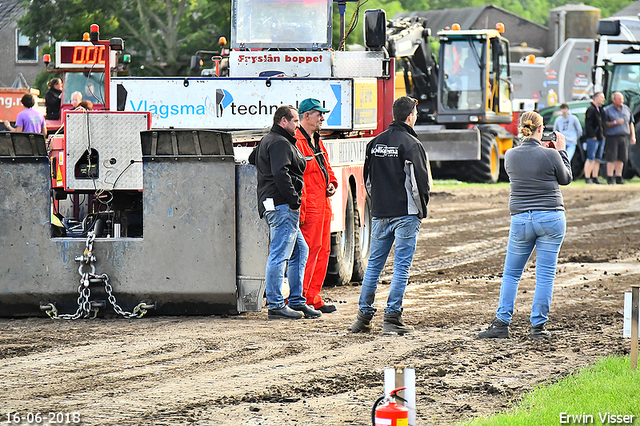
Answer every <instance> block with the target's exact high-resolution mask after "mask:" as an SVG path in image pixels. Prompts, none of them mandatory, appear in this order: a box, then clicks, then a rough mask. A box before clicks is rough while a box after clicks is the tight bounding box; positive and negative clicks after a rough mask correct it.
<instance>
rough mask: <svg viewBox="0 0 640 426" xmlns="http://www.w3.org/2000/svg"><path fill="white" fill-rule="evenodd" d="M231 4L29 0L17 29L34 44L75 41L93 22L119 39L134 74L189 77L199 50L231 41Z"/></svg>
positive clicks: (188, 0)
mask: <svg viewBox="0 0 640 426" xmlns="http://www.w3.org/2000/svg"><path fill="white" fill-rule="evenodd" d="M230 15H231V9H230V2H229V1H228V0H226V1H223V0H179V1H170V2H169V1H163V0H123V1H111V0H57V1H55V2H52V1H50V0H31V1H30V3H29V4H28V8H27V13H26V14H25V15H24V16H23V17H22V18H21V19H20V21H19V25H20V27H21V28H22V31H23V33H24V34H25V35H27V36H29V37H31V38H32V41H33V44H41V43H45V42H47V41H48V40H49V39H51V38H53V39H55V40H59V41H62V40H70V41H76V40H81V39H82V34H83V33H84V32H86V31H88V30H89V26H90V25H91V24H93V23H97V24H98V25H100V33H101V34H100V37H101V38H102V39H108V38H111V37H121V38H122V39H124V40H125V49H126V51H127V52H129V53H131V54H132V63H131V66H130V71H131V74H134V75H165V76H170V75H185V74H186V73H187V69H188V67H189V58H190V56H191V55H193V54H194V53H195V52H196V51H197V50H214V51H215V50H219V46H218V43H217V41H218V38H219V37H220V36H225V37H227V39H229V33H230V20H231V17H230Z"/></svg>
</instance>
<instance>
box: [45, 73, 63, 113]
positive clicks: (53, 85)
mask: <svg viewBox="0 0 640 426" xmlns="http://www.w3.org/2000/svg"><path fill="white" fill-rule="evenodd" d="M48 86H49V90H47V93H45V95H44V105H45V106H46V107H47V115H46V119H47V120H60V106H61V105H62V87H63V85H62V80H60V79H59V78H52V79H51V80H50V81H49V83H48Z"/></svg>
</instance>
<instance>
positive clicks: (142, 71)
mask: <svg viewBox="0 0 640 426" xmlns="http://www.w3.org/2000/svg"><path fill="white" fill-rule="evenodd" d="M565 3H567V1H559V0H555V1H554V0H361V1H360V2H359V3H356V2H349V3H348V4H347V13H346V21H347V25H348V24H349V23H350V22H351V19H352V16H353V13H354V11H355V10H356V9H357V8H358V7H359V10H360V12H359V15H358V16H359V20H358V24H357V26H355V27H354V30H353V32H352V33H351V35H350V36H349V38H348V39H347V41H346V44H347V45H349V44H362V16H363V13H364V10H366V9H384V10H385V11H386V13H387V17H389V18H391V17H393V16H394V15H395V14H396V13H397V12H405V11H414V10H430V9H445V8H461V7H471V6H482V5H485V4H494V5H496V6H499V7H501V8H504V9H506V10H508V11H510V12H512V13H515V14H517V15H519V16H522V17H524V18H526V19H529V20H531V21H534V22H538V23H540V24H543V25H546V24H547V22H548V18H549V9H552V8H554V7H558V6H562V5H564V4H565ZM631 3H633V0H606V1H605V0H589V1H587V2H586V4H589V5H590V6H594V7H597V8H599V9H600V10H601V14H602V17H607V16H610V15H611V14H613V13H615V12H617V11H619V10H620V9H622V8H623V7H625V6H628V5H629V4H631ZM25 7H26V13H25V14H24V15H23V16H22V18H21V19H20V20H19V22H18V25H19V26H20V28H21V31H22V33H23V34H24V35H27V36H29V37H31V41H32V45H33V46H36V45H43V44H48V43H51V44H52V45H51V46H50V47H48V48H45V52H47V51H48V52H51V53H53V50H54V49H53V43H52V41H53V40H57V41H75V40H81V39H82V34H83V33H84V32H87V31H88V29H89V26H90V25H91V24H93V23H97V24H98V25H100V31H101V38H102V39H107V38H110V37H121V38H122V39H124V40H125V50H126V52H127V53H130V54H131V57H132V61H131V65H130V73H131V74H132V75H155V76H180V75H189V73H190V72H189V63H190V57H191V55H193V54H195V52H196V51H197V50H210V51H219V49H220V46H219V45H218V39H219V37H220V36H224V37H226V38H227V40H228V41H230V31H231V29H230V21H231V2H230V0H121V1H113V0H56V1H51V0H29V1H26V2H25ZM337 9H338V8H337V3H334V19H333V43H334V48H336V47H337V46H338V45H339V43H340V40H339V16H338V12H337ZM354 22H355V20H354ZM40 80H42V79H40ZM44 80H46V78H44Z"/></svg>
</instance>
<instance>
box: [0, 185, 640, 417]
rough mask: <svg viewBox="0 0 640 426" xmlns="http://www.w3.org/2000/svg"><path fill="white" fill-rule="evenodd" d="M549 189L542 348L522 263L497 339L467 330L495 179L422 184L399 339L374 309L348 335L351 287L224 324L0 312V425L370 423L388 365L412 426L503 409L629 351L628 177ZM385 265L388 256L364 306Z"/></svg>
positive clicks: (493, 258)
mask: <svg viewBox="0 0 640 426" xmlns="http://www.w3.org/2000/svg"><path fill="white" fill-rule="evenodd" d="M563 193H564V197H565V204H566V206H567V219H568V229H567V237H566V239H565V242H564V245H563V247H562V251H561V253H560V265H559V267H558V275H557V279H556V286H555V294H554V300H553V305H552V311H551V315H550V321H549V323H548V328H549V329H550V330H551V331H552V332H553V333H554V335H555V337H554V339H553V340H552V341H551V342H548V343H547V342H545V343H540V342H534V341H531V340H530V339H529V338H528V331H529V323H528V316H529V313H530V306H531V299H532V296H533V288H534V272H535V271H534V267H533V263H532V262H531V261H530V263H529V264H528V266H527V268H526V271H525V275H524V277H523V280H522V283H521V286H520V289H519V294H518V301H517V310H516V313H515V316H514V321H513V326H512V334H513V336H512V338H511V339H509V340H500V341H481V340H477V339H476V338H475V335H476V333H477V332H478V331H479V330H480V329H481V328H484V327H486V326H487V324H488V323H489V321H490V320H491V319H492V317H493V314H494V310H495V307H496V303H497V299H498V294H499V287H500V277H501V271H502V262H503V259H504V253H505V247H506V239H507V234H508V227H509V217H508V210H507V201H508V188H507V187H504V186H500V187H499V188H498V187H491V188H471V189H469V188H460V189H455V190H448V189H447V191H446V192H444V191H440V192H439V191H438V188H437V187H436V189H435V193H434V194H433V197H432V201H431V203H430V215H429V218H428V219H427V220H425V221H424V223H423V225H422V228H421V233H420V240H419V243H418V250H417V253H416V257H415V260H414V266H413V268H412V276H411V279H410V285H409V287H408V289H407V294H406V298H405V319H406V322H407V323H410V324H412V325H414V326H415V327H416V333H415V334H414V335H412V336H405V337H392V336H383V335H382V334H381V332H380V329H381V321H382V318H381V317H382V315H377V316H376V317H375V318H374V321H375V326H376V329H375V332H374V333H372V334H371V335H353V334H350V333H348V332H347V327H348V325H349V324H350V323H351V321H352V320H353V319H354V317H355V314H356V311H357V299H358V295H359V291H360V288H359V287H357V286H346V287H335V288H329V289H325V290H324V294H325V297H326V298H328V299H330V300H333V301H335V302H336V303H337V304H338V308H339V310H338V312H337V313H334V314H329V315H324V316H323V317H322V318H320V319H318V320H300V321H267V319H266V317H267V314H266V311H263V312H262V313H254V314H243V315H239V316H234V317H228V318H223V317H146V318H143V319H141V320H123V319H97V320H81V321H74V322H70V321H52V320H50V319H48V318H31V319H15V320H10V319H3V320H0V423H4V422H6V420H7V413H14V412H20V413H22V415H26V414H27V413H36V412H40V413H44V418H45V420H43V421H41V422H40V424H53V423H50V422H48V419H49V418H50V417H51V416H50V415H49V412H52V413H63V414H65V415H66V414H67V413H79V415H80V418H81V420H80V423H81V424H84V425H281V424H287V425H292V424H299V425H309V426H312V425H329V424H346V425H370V424H371V423H370V410H371V406H372V403H373V401H374V400H375V399H376V398H377V397H378V396H379V395H380V394H381V393H382V389H383V387H382V385H383V369H384V368H385V367H390V366H395V365H406V366H411V367H413V368H415V370H416V387H417V417H418V424H420V425H449V424H453V423H455V422H456V421H458V420H462V419H467V418H470V417H475V416H479V415H486V414H491V413H494V412H498V411H500V410H503V409H505V408H507V407H510V406H513V404H515V403H517V401H518V400H519V398H521V396H522V395H523V393H524V392H526V391H528V390H530V389H532V388H533V387H535V386H536V385H538V384H540V383H541V382H544V381H547V380H557V379H558V378H561V377H563V376H565V375H567V374H568V373H570V372H572V371H575V370H576V369H578V368H580V367H582V366H585V365H587V364H590V363H593V362H594V361H596V360H597V359H598V358H600V357H603V356H606V355H609V354H624V353H628V352H629V348H630V343H629V340H625V339H623V338H622V322H623V317H622V306H623V293H624V292H625V291H629V289H630V287H631V285H633V284H637V283H638V282H640V277H639V275H640V257H639V256H640V238H639V235H638V234H639V233H640V184H628V185H624V186H621V185H618V186H614V187H609V186H606V185H602V186H600V187H596V186H593V185H590V186H585V185H582V184H573V185H571V186H569V187H567V188H565V189H563ZM390 272H391V269H390V262H389V264H388V265H387V269H385V275H384V276H383V284H382V285H381V287H380V289H379V296H378V303H377V304H378V306H379V307H382V302H383V301H384V300H386V294H387V291H388V285H387V284H388V280H389V278H390V277H389V273H390ZM567 409H570V407H567ZM635 414H640V413H635ZM51 418H53V419H54V420H55V416H54V417H51ZM70 419H71V420H73V417H70ZM58 420H60V416H58ZM65 420H66V418H65ZM76 420H77V417H76ZM23 424H27V422H23ZM76 424H77V423H76Z"/></svg>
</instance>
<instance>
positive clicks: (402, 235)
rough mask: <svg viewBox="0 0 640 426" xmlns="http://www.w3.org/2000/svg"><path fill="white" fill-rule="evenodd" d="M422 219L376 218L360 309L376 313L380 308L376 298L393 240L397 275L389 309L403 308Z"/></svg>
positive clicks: (398, 310) (387, 309)
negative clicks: (376, 306)
mask: <svg viewBox="0 0 640 426" xmlns="http://www.w3.org/2000/svg"><path fill="white" fill-rule="evenodd" d="M419 230H420V219H418V216H415V215H410V216H400V217H389V218H376V217H374V218H373V220H372V226H371V254H370V255H369V264H368V266H367V270H366V271H365V273H364V279H363V281H362V290H361V292H360V301H359V305H360V311H361V312H363V313H365V314H373V313H375V311H376V308H374V307H373V302H374V300H375V297H376V289H377V287H378V279H379V278H380V274H381V273H382V269H383V268H384V264H385V263H386V261H387V257H388V256H389V252H390V251H391V246H392V245H393V242H394V241H395V243H396V250H395V254H394V260H393V277H392V278H391V286H390V289H389V298H388V299H387V307H386V308H385V309H384V311H385V312H387V313H399V312H402V299H403V298H404V290H405V288H406V287H407V282H408V281H409V268H410V267H411V262H412V261H413V253H414V252H415V251H416V243H417V241H418V231H419Z"/></svg>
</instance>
